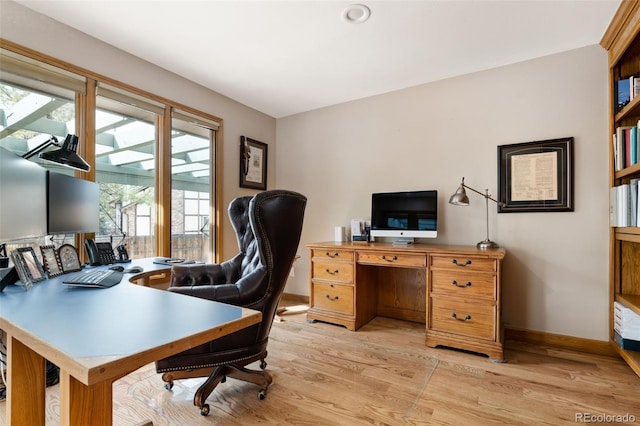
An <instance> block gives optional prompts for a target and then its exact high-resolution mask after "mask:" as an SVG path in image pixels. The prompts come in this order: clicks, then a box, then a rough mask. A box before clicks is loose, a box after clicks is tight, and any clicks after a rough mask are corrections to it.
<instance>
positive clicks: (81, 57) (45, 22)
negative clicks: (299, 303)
mask: <svg viewBox="0 0 640 426" xmlns="http://www.w3.org/2000/svg"><path fill="white" fill-rule="evenodd" d="M0 12H1V13H0V37H1V38H3V39H5V40H9V41H12V42H14V43H17V44H20V45H22V46H24V47H28V48H31V49H33V50H36V51H38V52H40V53H43V54H46V55H49V56H52V57H54V58H56V59H60V60H63V61H66V62H68V63H70V64H73V65H75V66H79V67H82V68H85V69H87V70H90V71H92V72H95V73H98V74H101V75H103V76H106V77H109V78H112V79H115V80H118V81H120V82H122V83H126V84H128V85H131V86H133V87H137V88H139V89H142V90H145V91H147V92H149V93H153V94H155V95H158V96H162V97H165V98H167V99H171V100H173V101H175V102H179V103H182V104H184V105H188V106H190V107H193V108H196V109H199V110H201V111H204V112H207V113H209V114H212V115H215V116H217V117H220V118H222V119H223V120H224V140H223V141H222V144H223V145H222V158H221V159H220V161H219V164H218V166H219V165H222V167H223V170H224V178H223V187H222V188H223V189H222V191H223V198H224V209H225V212H224V214H222V215H221V217H222V218H223V224H224V226H223V241H224V246H223V247H222V254H223V256H224V257H229V256H232V255H233V254H235V253H237V250H238V246H237V242H236V238H235V233H234V232H233V229H232V227H231V225H230V223H229V221H228V220H227V215H226V206H227V205H228V204H229V202H230V201H231V200H232V199H233V198H235V197H237V196H240V195H251V194H254V193H256V192H257V191H254V190H248V189H244V188H240V187H239V185H238V180H239V178H238V176H239V171H238V165H239V157H238V156H239V155H240V154H239V151H240V136H241V135H244V136H248V137H251V138H253V139H257V140H259V141H261V142H265V143H267V144H268V145H269V149H270V151H269V154H270V155H269V156H268V161H269V163H268V167H267V171H268V173H269V175H268V176H267V183H268V185H269V187H273V186H274V184H275V155H273V154H271V152H273V151H275V142H276V137H275V129H276V122H275V119H274V118H273V117H270V116H268V115H266V114H263V113H261V112H258V111H256V110H254V109H251V108H249V107H247V106H244V105H242V104H240V103H238V102H236V101H234V100H232V99H229V98H227V97H225V96H222V95H220V94H218V93H216V92H213V91H211V90H209V89H206V88H204V87H202V86H200V85H197V84H195V83H193V82H192V81H189V80H186V79H184V78H182V77H179V76H177V75H176V74H173V73H170V72H168V71H166V70H165V69H162V68H160V67H157V66H155V65H153V64H151V63H149V62H146V61H143V60H142V59H140V58H137V57H135V56H132V55H130V54H128V53H125V52H123V51H122V50H119V49H116V48H115V47H113V46H111V45H108V44H106V43H103V42H101V41H99V40H97V39H94V38H92V37H89V36H87V35H86V34H84V33H82V32H79V31H77V30H75V29H73V28H70V27H68V26H66V25H63V24H61V23H59V22H57V21H54V20H52V19H50V18H48V17H46V16H44V15H41V14H38V13H35V12H33V11H32V10H30V9H28V8H25V7H23V6H21V5H19V4H17V3H14V2H10V1H4V0H3V1H2V2H1V3H0ZM168 54H170V52H168ZM203 54H207V53H206V51H203ZM210 54H212V55H214V54H215V48H214V47H212V48H211V53H210Z"/></svg>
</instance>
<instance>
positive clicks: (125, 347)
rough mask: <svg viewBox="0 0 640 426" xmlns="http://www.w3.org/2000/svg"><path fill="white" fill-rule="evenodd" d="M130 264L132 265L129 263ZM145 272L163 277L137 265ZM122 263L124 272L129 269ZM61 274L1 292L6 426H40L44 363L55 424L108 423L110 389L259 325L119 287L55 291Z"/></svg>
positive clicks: (230, 310)
mask: <svg viewBox="0 0 640 426" xmlns="http://www.w3.org/2000/svg"><path fill="white" fill-rule="evenodd" d="M136 263H137V262H136V261H135V260H134V261H133V262H132V264H130V265H135V264H136ZM138 263H141V264H143V265H144V266H143V267H145V266H146V269H145V272H148V271H151V270H152V269H153V268H155V271H158V272H159V271H163V270H164V271H168V267H166V266H161V265H157V266H152V265H155V264H152V262H151V261H139V262H138ZM130 265H125V266H130ZM63 277H64V276H60V277H56V278H52V279H50V280H47V281H43V282H39V283H36V284H34V286H33V288H31V289H30V290H29V291H26V292H25V291H24V289H23V288H22V287H19V286H9V287H7V288H5V290H4V292H3V293H0V328H1V329H3V330H5V331H6V333H7V340H8V371H7V372H8V383H7V385H8V386H7V424H8V425H18V424H19V425H39V426H41V425H44V424H45V399H44V398H45V368H44V364H45V359H48V360H50V361H51V362H53V363H54V364H56V365H58V366H59V367H60V424H63V425H83V426H85V425H92V426H94V425H111V423H112V416H113V414H112V402H113V401H112V384H113V382H114V381H115V380H117V379H119V378H121V377H123V376H125V375H127V374H129V373H131V372H132V371H134V370H136V369H138V368H140V367H142V366H144V365H146V364H148V363H150V362H153V361H156V360H158V359H161V358H164V357H167V356H169V355H173V354H175V353H178V352H181V351H183V350H186V349H189V348H192V347H194V346H197V345H200V344H202V343H206V342H208V341H211V340H214V339H216V338H219V337H221V336H224V335H226V334H229V333H232V332H234V331H237V330H239V329H242V328H245V327H247V326H249V325H252V324H255V323H257V322H259V321H260V320H261V317H262V314H261V313H260V312H258V311H254V310H250V309H244V308H240V307H236V306H231V305H226V304H222V303H217V302H211V301H208V300H204V299H198V298H195V297H190V296H184V295H181V294H176V293H170V292H166V291H162V290H157V289H152V288H147V287H143V286H139V285H134V284H132V283H130V282H128V280H129V279H134V280H135V279H136V278H139V277H138V276H134V275H130V274H126V275H125V276H124V278H123V282H121V283H120V284H118V285H116V286H114V287H111V288H108V289H90V288H76V289H69V288H67V287H65V286H64V285H62V279H63Z"/></svg>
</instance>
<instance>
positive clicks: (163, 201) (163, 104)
mask: <svg viewBox="0 0 640 426" xmlns="http://www.w3.org/2000/svg"><path fill="white" fill-rule="evenodd" d="M0 48H2V49H5V50H7V51H9V52H13V53H15V54H17V55H21V56H23V57H25V58H28V59H29V60H30V61H37V62H40V63H42V64H45V66H52V67H56V68H60V69H62V70H64V71H68V72H71V73H73V74H77V75H80V76H82V77H84V78H86V88H85V90H84V93H82V92H77V93H76V134H77V135H78V136H79V137H80V144H79V146H78V153H79V154H80V155H81V156H83V158H85V159H86V160H87V161H88V162H89V164H90V165H91V170H90V171H89V172H86V173H80V172H76V176H77V177H81V178H83V179H87V180H90V181H93V182H95V178H96V177H95V142H96V141H95V132H96V122H95V110H96V107H97V105H96V99H97V88H98V85H104V86H105V87H109V89H112V90H115V91H118V92H124V93H126V94H128V95H130V96H132V97H140V98H141V99H147V100H149V102H150V103H152V104H153V105H156V106H158V105H159V106H160V108H162V109H163V113H162V114H159V115H157V117H156V123H155V125H156V132H157V135H156V143H157V146H156V155H155V161H156V177H155V179H156V186H155V190H156V196H155V204H156V205H155V207H156V208H155V214H156V230H155V232H156V253H157V255H158V256H170V255H171V244H170V242H171V215H170V214H171V209H162V208H158V207H159V206H163V205H170V203H171V157H170V156H171V130H172V119H171V118H172V112H173V111H174V110H179V111H181V112H183V113H186V114H187V115H189V116H193V117H198V118H200V119H201V120H202V121H203V122H208V123H215V124H217V129H215V131H214V132H213V137H212V139H213V140H212V141H211V149H210V155H211V158H210V164H211V168H212V169H211V172H210V182H209V188H210V194H209V197H210V199H211V201H212V206H213V207H212V210H213V211H212V214H211V215H210V220H211V221H214V224H213V228H212V232H213V234H214V235H212V236H211V238H210V244H211V247H210V253H213V258H212V259H209V260H210V261H211V262H219V261H220V255H221V247H222V245H221V240H220V239H221V235H222V233H221V232H220V226H221V222H220V220H221V213H220V210H221V209H220V206H221V205H222V191H221V185H222V173H223V171H222V167H221V163H220V162H218V161H216V159H218V158H221V150H222V148H221V145H222V143H221V141H222V140H223V130H224V120H223V119H222V118H220V117H216V116H214V115H211V114H208V113H206V112H203V111H199V110H197V109H195V108H192V107H189V106H187V105H183V104H181V103H179V102H176V101H173V100H171V99H167V98H164V97H162V96H159V95H156V94H153V93H149V92H146V91H144V90H141V89H139V88H136V87H133V86H130V85H128V84H125V83H121V82H118V81H116V80H113V79H111V78H109V77H107V76H103V75H101V74H98V73H95V72H92V71H89V70H87V69H85V68H82V67H80V66H77V65H74V64H70V63H68V62H65V61H62V60H59V59H57V58H54V57H51V56H48V55H45V54H43V53H40V52H37V51H35V50H32V49H30V48H26V47H23V46H21V45H18V44H16V43H13V42H11V41H8V40H5V39H3V38H0ZM85 237H88V238H91V237H93V235H91V234H78V235H76V237H75V245H76V247H82V246H83V244H81V242H82V241H84V238H85ZM83 260H86V259H83Z"/></svg>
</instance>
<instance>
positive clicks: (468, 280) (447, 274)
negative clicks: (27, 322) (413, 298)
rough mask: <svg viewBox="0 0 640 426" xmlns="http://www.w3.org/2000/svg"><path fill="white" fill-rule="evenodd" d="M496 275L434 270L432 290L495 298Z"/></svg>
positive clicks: (465, 295) (463, 295) (456, 294)
mask: <svg viewBox="0 0 640 426" xmlns="http://www.w3.org/2000/svg"><path fill="white" fill-rule="evenodd" d="M495 282H496V277H495V275H492V274H485V273H479V272H473V271H466V270H465V271H462V270H446V269H441V270H434V271H432V272H431V291H432V292H434V293H442V294H450V295H455V296H462V297H482V298H485V299H492V300H493V299H494V298H495V288H496V284H495Z"/></svg>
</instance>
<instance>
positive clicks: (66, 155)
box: [22, 134, 91, 172]
mask: <svg viewBox="0 0 640 426" xmlns="http://www.w3.org/2000/svg"><path fill="white" fill-rule="evenodd" d="M50 145H55V146H60V143H59V142H58V139H57V138H56V137H55V136H51V138H50V139H49V140H48V141H46V142H44V143H42V144H40V145H38V146H37V147H35V148H33V149H32V150H31V151H29V152H27V153H25V154H24V155H23V156H22V158H25V159H27V158H31V157H33V156H34V155H36V154H37V153H40V155H39V156H38V157H40V158H42V159H44V160H48V161H52V162H54V163H58V164H62V165H63V166H67V167H71V168H72V169H78V170H82V171H84V172H88V171H89V169H90V168H91V166H89V164H87V162H86V161H84V159H83V158H82V157H80V156H79V155H78V154H77V153H76V150H77V149H78V137H77V136H76V135H71V134H69V135H67V137H66V138H65V140H64V142H63V144H62V147H61V148H60V149H56V150H53V151H49V152H40V151H42V150H44V149H45V148H47V147H48V146H50Z"/></svg>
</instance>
